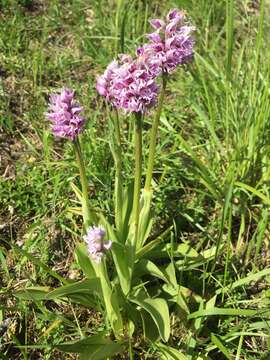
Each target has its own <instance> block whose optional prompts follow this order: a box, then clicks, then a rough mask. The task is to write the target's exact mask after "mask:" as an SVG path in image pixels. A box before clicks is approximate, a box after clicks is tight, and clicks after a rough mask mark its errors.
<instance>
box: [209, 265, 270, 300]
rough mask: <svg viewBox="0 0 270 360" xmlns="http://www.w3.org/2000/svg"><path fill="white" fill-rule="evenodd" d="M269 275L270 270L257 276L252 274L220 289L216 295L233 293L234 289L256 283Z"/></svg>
mask: <svg viewBox="0 0 270 360" xmlns="http://www.w3.org/2000/svg"><path fill="white" fill-rule="evenodd" d="M269 274H270V269H264V270H261V271H259V272H257V273H255V274H250V275H248V276H246V277H244V278H242V279H239V280H237V281H235V282H234V283H233V284H230V285H228V286H226V287H225V288H222V289H219V290H218V291H217V292H216V293H217V294H220V293H222V292H224V291H232V290H233V289H236V288H237V287H240V286H243V285H247V284H249V283H250V282H251V281H254V282H256V281H258V280H259V279H261V278H262V277H264V276H266V275H269Z"/></svg>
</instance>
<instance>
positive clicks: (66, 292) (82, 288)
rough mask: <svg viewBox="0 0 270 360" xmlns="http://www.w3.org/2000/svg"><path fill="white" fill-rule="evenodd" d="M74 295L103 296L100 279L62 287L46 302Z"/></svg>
mask: <svg viewBox="0 0 270 360" xmlns="http://www.w3.org/2000/svg"><path fill="white" fill-rule="evenodd" d="M74 294H90V295H94V294H99V295H100V294H101V288H100V281H99V279H98V278H93V279H85V280H82V281H78V282H76V283H74V284H69V285H64V286H61V287H59V288H57V289H55V290H53V291H51V292H50V293H48V294H47V295H46V300H54V299H57V298H62V297H66V296H70V295H74Z"/></svg>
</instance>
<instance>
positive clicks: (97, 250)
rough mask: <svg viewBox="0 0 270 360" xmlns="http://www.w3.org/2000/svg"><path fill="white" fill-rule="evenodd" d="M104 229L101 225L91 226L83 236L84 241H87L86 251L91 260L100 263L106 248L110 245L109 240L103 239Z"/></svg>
mask: <svg viewBox="0 0 270 360" xmlns="http://www.w3.org/2000/svg"><path fill="white" fill-rule="evenodd" d="M105 235H106V231H105V229H104V228H103V227H102V226H92V227H90V228H89V229H88V231H87V234H86V235H85V236H84V241H85V242H86V243H87V248H88V253H89V255H90V257H91V258H92V260H93V261H94V262H96V263H100V262H101V259H102V257H103V256H104V255H105V252H106V250H109V249H110V248H111V246H112V242H111V241H104V237H105Z"/></svg>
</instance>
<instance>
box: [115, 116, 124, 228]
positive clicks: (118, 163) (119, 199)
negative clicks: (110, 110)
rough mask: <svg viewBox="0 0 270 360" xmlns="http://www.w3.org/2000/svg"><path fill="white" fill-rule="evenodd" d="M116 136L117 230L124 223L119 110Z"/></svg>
mask: <svg viewBox="0 0 270 360" xmlns="http://www.w3.org/2000/svg"><path fill="white" fill-rule="evenodd" d="M114 135H115V150H114V161H115V170H116V171H115V222H116V227H117V229H119V228H120V225H121V223H122V206H123V199H122V184H123V181H122V151H121V133H120V125H119V116H118V112H117V110H116V111H115V116H114Z"/></svg>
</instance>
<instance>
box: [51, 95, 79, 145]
mask: <svg viewBox="0 0 270 360" xmlns="http://www.w3.org/2000/svg"><path fill="white" fill-rule="evenodd" d="M82 111H83V108H82V107H81V106H80V105H79V104H77V103H76V102H75V100H74V91H72V90H70V89H62V91H61V93H60V94H51V96H50V103H49V112H48V113H47V114H46V116H47V118H48V120H50V121H51V122H52V125H51V128H52V132H53V134H54V136H56V137H60V138H68V139H70V140H72V141H74V140H75V139H76V137H77V136H78V134H79V133H80V132H81V131H82V127H83V125H84V123H85V119H84V118H83V117H82V116H80V113H81V112H82Z"/></svg>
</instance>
